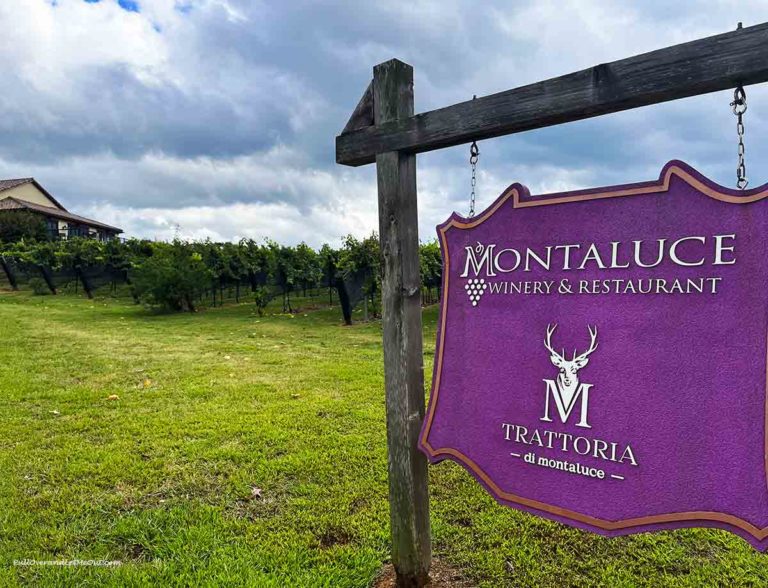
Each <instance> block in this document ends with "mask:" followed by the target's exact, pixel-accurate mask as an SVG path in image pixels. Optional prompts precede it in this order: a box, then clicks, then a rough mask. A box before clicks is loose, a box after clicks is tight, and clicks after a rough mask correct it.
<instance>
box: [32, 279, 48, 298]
mask: <svg viewBox="0 0 768 588" xmlns="http://www.w3.org/2000/svg"><path fill="white" fill-rule="evenodd" d="M29 287H30V288H32V293H33V294H34V295H35V296H45V295H46V294H50V293H51V289H50V288H49V287H48V284H46V283H45V280H44V279H43V278H38V277H34V278H30V279H29Z"/></svg>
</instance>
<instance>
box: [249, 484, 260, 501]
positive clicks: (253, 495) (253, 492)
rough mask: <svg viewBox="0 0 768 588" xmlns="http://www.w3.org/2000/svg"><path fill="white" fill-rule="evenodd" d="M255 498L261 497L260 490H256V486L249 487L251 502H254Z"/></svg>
mask: <svg viewBox="0 0 768 588" xmlns="http://www.w3.org/2000/svg"><path fill="white" fill-rule="evenodd" d="M256 498H262V496H261V488H257V487H256V486H252V487H251V500H254V499H256Z"/></svg>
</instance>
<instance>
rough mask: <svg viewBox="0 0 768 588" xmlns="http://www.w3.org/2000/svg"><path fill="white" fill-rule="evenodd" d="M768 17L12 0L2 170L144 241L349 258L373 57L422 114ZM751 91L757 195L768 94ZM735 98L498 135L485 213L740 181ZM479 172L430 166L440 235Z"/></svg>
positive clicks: (751, 0)
mask: <svg viewBox="0 0 768 588" xmlns="http://www.w3.org/2000/svg"><path fill="white" fill-rule="evenodd" d="M766 20H768V0H741V1H738V2H737V1H715V0H707V1H704V0H698V1H686V0H678V1H676V2H674V3H671V2H668V1H667V0H664V1H660V0H650V1H648V0H647V1H643V2H636V1H631V2H630V1H625V2H623V1H617V0H614V1H607V0H603V1H600V2H598V1H591V0H573V1H571V2H566V1H547V0H538V1H530V2H529V1H514V2H511V1H510V2H493V3H492V2H476V1H474V2H473V1H466V2H465V1H461V0H439V1H422V0H407V1H404V2H394V1H391V2H389V1H385V0H382V1H380V2H359V1H349V2H341V1H332V0H325V1H321V0H317V1H306V2H305V1H298V0H286V1H283V2H264V3H262V2H259V1H258V0H90V1H88V0H1V1H0V25H2V30H3V35H2V36H0V68H2V71H3V79H4V83H3V90H2V92H0V177H4V178H12V177H26V176H34V177H35V178H37V179H38V181H40V182H41V183H42V184H43V185H44V186H46V187H47V188H48V189H49V190H50V191H51V192H52V193H53V194H54V195H55V196H56V197H57V198H58V199H59V200H61V201H62V202H63V203H64V205H65V206H67V207H68V208H69V209H70V210H72V211H74V212H78V213H80V214H84V215H87V216H92V217H94V218H96V219H99V220H103V221H106V222H110V223H113V224H117V225H118V226H121V227H123V228H124V229H125V231H126V233H127V234H128V235H129V236H142V237H150V238H170V237H172V236H173V235H174V233H175V231H176V230H178V231H179V234H180V235H181V236H183V237H185V238H191V239H198V238H205V237H211V238H213V239H221V240H225V239H227V240H228V239H237V238H240V237H243V236H250V237H254V238H262V237H270V238H273V239H277V240H279V241H281V242H285V243H298V242H299V241H302V240H303V241H306V242H308V243H310V244H311V245H320V244H322V243H323V242H330V243H333V244H338V242H339V238H340V237H341V236H342V235H344V234H347V233H354V234H357V235H364V234H367V233H370V232H371V231H373V230H375V228H376V226H377V220H376V193H375V189H376V187H375V175H374V169H373V167H372V166H367V167H362V168H344V167H340V166H337V165H336V164H335V163H334V137H335V135H336V134H337V133H338V132H339V131H340V130H341V129H342V128H343V126H344V124H345V123H346V120H347V118H348V116H349V114H350V113H351V112H352V110H353V108H354V106H355V104H356V103H357V101H358V99H359V98H360V95H361V94H362V92H363V90H364V89H365V87H366V85H367V84H368V81H369V80H370V78H371V75H372V74H371V71H372V66H373V65H374V64H376V63H379V62H381V61H385V60H387V59H390V58H392V57H397V58H399V59H401V60H403V61H406V62H408V63H410V64H412V65H413V66H414V67H415V93H416V110H417V112H418V111H423V110H429V109H432V108H438V107H441V106H446V105H448V104H453V103H455V102H460V101H464V100H467V99H469V98H471V97H472V95H473V94H477V95H485V94H490V93H494V92H498V91H502V90H506V89H509V88H513V87H516V86H519V85H523V84H527V83H530V82H535V81H538V80H541V79H545V78H548V77H553V76H557V75H560V74H564V73H569V72H571V71H575V70H578V69H583V68H585V67H589V66H592V65H595V64H598V63H602V62H608V61H613V60H615V59H620V58H623V57H628V56H630V55H634V54H637V53H641V52H645V51H650V50H653V49H657V48H660V47H664V46H667V45H670V44H675V43H679V42H684V41H688V40H693V39H696V38H699V37H703V36H708V35H712V34H717V33H721V32H726V31H728V30H731V29H734V28H735V27H736V24H737V22H738V21H743V22H744V25H745V26H749V25H752V24H757V23H760V22H763V21H766ZM747 95H748V99H749V111H748V113H747V115H746V127H747V166H748V167H747V171H748V176H749V178H750V180H751V183H750V185H751V186H756V185H758V184H761V183H764V182H766V181H768V170H767V169H766V168H765V166H764V165H762V164H763V163H764V162H765V161H766V156H768V142H765V141H762V138H763V137H764V136H765V134H766V130H768V90H766V88H764V87H756V86H753V87H750V88H748V89H747ZM731 99H732V95H731V93H730V92H723V93H718V94H712V95H708V96H703V97H698V98H692V99H688V100H684V101H678V102H674V103H669V104H664V105H659V106H654V107H649V108H644V109H640V110H636V111H632V112H626V113H619V114H615V115H611V116H607V117H602V118H600V119H594V120H590V121H582V122H578V123H573V124H569V125H565V126H561V127H557V128H550V129H544V130H539V131H533V132H529V133H524V134H520V135H515V136H511V137H505V138H501V139H493V140H488V141H484V142H482V143H481V145H480V150H481V157H480V164H479V181H478V209H482V208H484V207H485V206H487V205H488V204H490V202H491V201H492V200H493V199H494V198H495V197H496V196H498V194H499V193H500V192H501V190H502V189H503V188H504V187H505V186H507V185H508V184H510V183H512V182H515V181H520V182H522V183H523V184H526V185H527V186H529V187H530V188H531V190H532V192H534V193H541V192H549V191H555V190H562V189H570V188H583V187H590V186H596V185H604V184H611V183H620V182H629V181H641V180H648V179H653V178H655V177H657V175H658V172H659V170H660V169H661V167H662V166H663V165H664V163H666V162H667V161H668V160H670V159H682V160H684V161H687V162H688V163H690V164H692V165H694V166H695V167H697V168H698V169H699V170H700V171H702V172H703V173H704V174H706V175H708V176H710V177H712V178H714V179H716V180H717V181H719V182H721V183H723V184H725V185H728V186H732V185H733V184H734V181H735V177H734V176H735V171H734V169H735V165H736V159H735V158H736V134H735V120H734V116H733V114H732V113H731V111H730V107H729V106H728V103H729V102H730V100H731ZM467 157H468V147H455V148H452V149H447V150H443V151H440V152H433V153H429V154H425V155H420V156H419V198H420V201H419V209H420V220H421V225H420V227H421V236H422V238H423V239H430V238H432V236H433V235H434V226H435V225H436V224H437V223H439V222H441V221H442V220H444V219H445V218H446V217H447V216H448V215H449V214H450V213H451V212H452V211H453V210H457V211H459V212H462V213H466V212H467V208H468V197H469V196H468V192H469V173H470V171H469V166H468V163H467ZM177 225H178V227H179V228H178V229H175V228H174V227H176V226H177Z"/></svg>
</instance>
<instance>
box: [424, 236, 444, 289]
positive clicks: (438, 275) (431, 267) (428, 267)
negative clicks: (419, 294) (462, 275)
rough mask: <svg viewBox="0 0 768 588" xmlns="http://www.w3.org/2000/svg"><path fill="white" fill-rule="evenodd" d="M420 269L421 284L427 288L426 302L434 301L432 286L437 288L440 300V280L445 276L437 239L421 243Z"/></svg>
mask: <svg viewBox="0 0 768 588" xmlns="http://www.w3.org/2000/svg"><path fill="white" fill-rule="evenodd" d="M419 269H420V272H421V285H422V286H423V287H425V288H426V289H427V292H426V294H427V296H426V300H425V302H426V303H427V304H430V303H431V302H432V301H433V299H432V288H436V289H437V294H438V300H439V298H440V282H441V280H442V278H443V262H442V258H441V255H440V246H439V245H438V244H437V240H433V241H429V242H427V243H421V244H420V245H419Z"/></svg>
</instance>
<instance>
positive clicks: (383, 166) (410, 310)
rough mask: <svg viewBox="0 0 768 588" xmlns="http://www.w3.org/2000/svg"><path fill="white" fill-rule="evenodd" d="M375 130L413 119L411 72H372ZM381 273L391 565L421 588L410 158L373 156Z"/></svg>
mask: <svg viewBox="0 0 768 588" xmlns="http://www.w3.org/2000/svg"><path fill="white" fill-rule="evenodd" d="M373 104H374V113H375V120H376V124H382V123H386V122H388V121H394V120H398V119H401V118H404V117H409V116H411V115H413V69H412V68H411V67H410V66H409V65H406V64H405V63H402V62H400V61H397V60H392V61H388V62H386V63H383V64H381V65H378V66H376V68H375V69H374V78H373ZM376 172H377V179H378V188H379V235H380V237H379V238H380V242H381V271H382V288H381V295H382V328H383V337H384V382H385V388H386V407H387V448H388V467H389V503H390V521H391V531H392V563H393V564H394V566H395V570H396V572H397V578H398V586H423V585H425V583H426V582H427V578H428V575H427V574H428V572H429V565H430V559H431V539H430V528H429V493H428V488H427V482H428V478H427V476H428V474H427V459H426V457H425V456H424V454H422V453H421V452H420V451H419V450H418V448H417V443H418V438H419V432H420V429H421V423H422V420H423V419H424V364H423V356H422V340H421V336H422V335H421V288H420V275H419V234H418V216H417V209H416V156H415V155H412V154H406V153H400V152H396V151H394V152H388V153H381V154H379V155H377V156H376Z"/></svg>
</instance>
